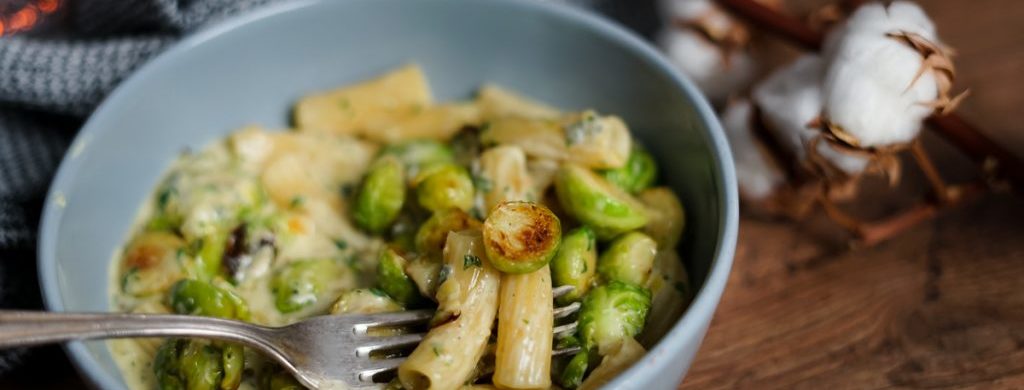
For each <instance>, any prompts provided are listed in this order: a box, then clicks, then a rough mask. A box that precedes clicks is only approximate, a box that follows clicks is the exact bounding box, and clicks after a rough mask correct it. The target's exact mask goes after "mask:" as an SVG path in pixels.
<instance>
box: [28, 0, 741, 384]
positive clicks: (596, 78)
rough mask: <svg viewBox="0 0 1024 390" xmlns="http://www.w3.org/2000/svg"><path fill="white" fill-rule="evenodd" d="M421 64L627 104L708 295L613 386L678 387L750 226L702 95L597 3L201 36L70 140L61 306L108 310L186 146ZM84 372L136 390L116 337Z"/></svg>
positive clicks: (59, 235)
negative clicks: (144, 207) (130, 244)
mask: <svg viewBox="0 0 1024 390" xmlns="http://www.w3.org/2000/svg"><path fill="white" fill-rule="evenodd" d="M408 62H417V63H419V64H421V65H422V66H423V68H424V69H425V71H426V73H427V76H428V78H429V80H430V82H431V84H432V86H433V89H434V93H435V95H436V96H437V97H438V98H439V99H441V100H445V99H458V98H467V97H469V96H470V94H471V93H472V92H473V91H474V90H475V89H476V88H477V87H478V86H480V85H481V84H482V83H484V82H496V83H498V84H501V85H505V86H507V87H510V88H512V89H514V90H518V91H522V92H524V93H525V94H526V95H528V96H532V97H536V98H538V99H540V100H543V101H547V102H550V103H552V104H554V105H557V106H560V107H564V108H566V109H582V108H586V107H593V108H596V109H598V110H600V111H603V112H608V113H616V114H618V115H620V116H622V117H623V118H625V119H626V121H627V123H629V124H630V126H631V128H632V129H633V130H634V133H635V135H636V136H638V137H639V138H640V139H641V141H642V142H643V143H644V144H645V145H647V146H649V148H650V149H651V151H652V152H653V153H654V155H655V156H656V157H657V159H658V160H659V162H660V166H661V169H662V180H663V181H664V182H665V183H666V184H668V185H670V186H672V187H673V188H674V189H675V191H676V192H677V193H678V194H679V195H680V197H681V198H682V200H683V202H684V204H685V206H686V208H687V221H686V225H687V230H686V231H687V233H686V236H685V237H684V243H683V244H682V245H681V246H680V248H679V250H680V251H681V253H680V254H681V255H682V258H683V259H685V261H686V266H687V268H688V269H689V270H690V273H691V274H690V275H691V278H692V279H693V280H692V282H693V284H694V286H695V287H696V288H697V295H696V299H695V300H694V302H693V304H692V306H691V307H690V308H689V309H688V310H687V311H686V313H685V315H684V316H683V317H682V318H681V319H680V320H679V322H678V323H677V324H676V325H675V327H674V328H673V329H672V330H671V331H670V332H669V333H668V334H667V335H666V336H665V337H664V338H663V339H662V340H661V341H660V342H659V343H658V344H657V346H655V347H654V348H653V349H652V350H651V351H650V353H649V354H647V355H646V356H645V357H644V358H643V359H642V360H641V361H640V362H639V363H637V364H636V365H635V366H634V367H632V368H631V369H629V370H628V371H626V372H625V373H623V374H622V375H621V376H620V377H619V378H617V380H615V382H613V383H612V385H613V386H612V387H616V388H637V389H654V388H666V389H667V388H672V387H674V386H675V385H676V384H677V383H678V382H679V381H680V379H681V378H682V376H683V374H684V373H685V372H686V370H687V368H688V367H689V365H690V361H691V360H692V359H693V356H694V354H695V353H696V351H697V348H698V347H699V346H700V343H701V340H702V338H703V336H704V332H705V331H706V330H707V327H708V323H709V322H710V321H711V316H712V314H713V312H714V310H715V306H716V305H717V304H718V299H719V297H720V296H721V294H722V289H723V288H724V287H725V282H726V277H727V274H728V273H729V268H730V265H731V263H732V256H733V249H734V245H735V241H736V228H737V208H738V207H737V195H736V184H735V175H734V172H733V167H732V162H731V158H730V154H729V148H728V145H727V144H726V141H725V138H724V137H723V134H722V130H721V129H720V127H719V124H718V122H717V120H716V119H715V115H714V113H713V112H712V110H711V108H710V107H709V106H708V104H707V102H706V101H705V100H704V98H703V97H702V96H701V94H700V92H698V90H697V89H696V88H695V87H694V86H693V84H692V83H690V82H689V81H687V80H686V78H685V77H683V76H681V75H680V74H679V73H677V72H676V71H675V70H673V69H672V67H671V66H670V65H669V63H668V62H667V61H666V60H665V59H664V58H663V57H662V56H661V55H660V54H658V53H657V52H656V51H655V49H654V48H652V47H651V46H650V45H649V44H647V43H646V42H644V41H642V40H641V39H640V38H638V37H637V36H635V35H633V34H632V33H630V32H627V31H625V30H624V29H622V28H621V27H618V26H617V25H615V24H613V23H610V22H608V21H606V20H605V19H602V18H600V17H598V16H595V15H592V14H589V13H586V12H584V11H580V10H577V9H573V8H569V7H567V6H562V5H557V4H551V3H548V2H540V1H525V0H490V1H473V0H435V1H402V0H349V1H329V0H306V1H298V2H292V3H286V4H280V5H276V6H272V7H268V8H264V9H261V10H259V11H256V12H252V13H249V14H246V15H243V16H241V17H237V18H234V19H231V20H228V21H225V22H223V23H219V24H217V25H215V26H212V27H210V28H207V29H205V30H204V31H201V32H198V33H196V34H193V35H192V36H190V37H188V38H187V39H185V40H183V41H182V42H181V43H179V44H178V45H177V46H175V47H174V48H172V49H171V50H168V51H167V52H166V53H164V54H163V55H161V56H159V57H158V58H157V59H155V60H153V61H152V62H150V63H149V64H147V65H146V66H145V67H143V68H142V69H141V70H139V71H138V72H137V73H135V74H134V75H133V76H132V77H130V78H129V79H128V80H127V81H125V82H124V83H123V84H122V85H121V86H120V87H119V88H118V89H117V90H116V91H115V92H114V93H113V94H111V95H110V97H109V98H107V100H106V101H105V102H104V103H103V105H102V106H100V108H99V109H98V110H97V111H96V113H95V114H93V116H92V117H91V118H90V119H89V121H88V122H87V123H86V125H85V127H84V128H83V129H82V131H81V133H79V135H78V138H77V139H76V140H75V142H74V143H73V144H72V146H71V148H70V150H69V151H68V154H67V156H65V158H64V162H63V163H62V164H61V166H60V170H59V171H58V173H57V178H56V180H55V181H54V183H53V186H52V188H51V189H50V193H49V196H48V199H47V202H46V208H45V211H44V213H43V220H42V227H41V229H40V230H41V232H40V235H41V239H40V242H39V261H40V263H39V273H40V278H41V283H42V289H43V295H44V297H45V300H46V304H47V306H48V308H49V309H50V310H53V311H109V310H110V306H109V299H108V291H109V286H108V280H109V278H108V270H109V265H110V260H111V258H112V254H113V253H114V251H115V249H116V248H117V247H118V246H119V245H120V244H121V243H122V242H123V241H124V240H125V238H126V236H127V234H128V232H129V229H130V227H131V225H132V221H133V218H134V217H135V214H136V211H137V210H138V207H139V205H141V204H142V203H143V201H144V200H145V199H146V197H147V196H148V195H149V194H150V191H152V189H153V188H154V186H155V185H156V184H157V181H158V179H159V178H160V177H161V174H162V172H164V170H165V169H166V168H167V167H168V164H169V163H170V162H171V161H172V160H173V159H174V158H175V157H176V156H178V154H179V152H180V151H181V150H182V149H183V148H185V147H190V148H193V149H195V148H200V147H202V146H204V145H206V144H207V143H209V142H210V141H213V140H215V139H217V138H220V137H222V136H224V135H225V134H227V133H228V132H229V131H231V130H233V129H236V128H238V127H240V126H242V125H245V124H250V123H260V124H263V125H266V126H269V127H284V126H286V125H287V120H288V118H289V115H288V114H289V108H290V107H291V106H292V103H294V102H295V101H296V99H298V98H299V97H300V96H302V95H303V94H306V93H309V92H310V91H316V90H322V89H325V88H330V87H334V86H339V85H345V84H347V83H351V82H353V81H356V80H360V79H363V78H366V77H369V76H372V75H374V74H377V73H380V72H382V71H385V70H388V69H391V68H394V67H396V66H398V65H401V64H405V63H408ZM68 350H69V352H70V354H71V357H72V359H73V360H74V361H75V363H76V364H77V365H78V367H79V368H80V369H81V371H82V373H84V375H85V376H87V377H88V378H89V380H91V381H92V382H94V383H95V384H96V385H98V386H100V387H102V388H110V389H113V388H123V387H124V384H123V382H122V380H121V378H120V374H119V372H118V370H117V367H116V366H115V364H114V362H113V361H112V360H111V357H110V355H109V353H108V351H107V348H106V345H105V344H104V343H102V342H88V343H72V344H70V345H68Z"/></svg>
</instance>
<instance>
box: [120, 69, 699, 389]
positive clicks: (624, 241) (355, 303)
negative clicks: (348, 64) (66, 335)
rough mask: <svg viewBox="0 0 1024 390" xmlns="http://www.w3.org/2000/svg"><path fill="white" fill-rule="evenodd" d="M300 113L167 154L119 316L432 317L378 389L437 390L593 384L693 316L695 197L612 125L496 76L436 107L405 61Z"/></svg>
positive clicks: (220, 367)
mask: <svg viewBox="0 0 1024 390" xmlns="http://www.w3.org/2000/svg"><path fill="white" fill-rule="evenodd" d="M292 123H293V127H294V129H291V130H288V131H271V130H268V129H264V128H261V127H259V126H250V127H245V128H242V129H239V130H236V131H234V132H232V133H231V134H230V135H228V136H227V137H226V138H225V139H223V140H219V141H218V142H215V143H213V144H211V145H209V146H207V147H205V148H204V149H202V150H199V151H195V152H185V153H183V155H182V156H181V157H180V158H179V159H177V160H176V161H175V162H174V163H173V164H172V166H171V167H170V168H169V170H168V171H167V173H166V174H165V176H164V177H163V178H162V179H161V181H160V184H159V185H158V186H157V188H156V189H155V191H154V193H153V195H152V196H151V197H150V198H149V200H148V201H147V203H146V204H145V205H143V206H142V208H141V211H140V213H139V217H138V222H137V225H136V227H135V228H134V229H133V230H132V232H131V234H130V236H129V239H128V240H127V242H126V244H125V245H124V247H123V248H122V249H121V250H119V252H118V253H117V254H116V255H115V259H114V263H113V266H112V267H111V268H112V271H111V277H112V283H111V286H112V290H113V291H111V296H112V302H113V307H114V308H115V310H119V311H123V312H134V313H179V314H191V315H201V316H214V317H219V318H226V319H234V320H242V321H248V322H252V323H257V324H262V325H268V326H282V325H286V324H289V323H293V322H296V321H299V320H302V319H304V318H307V317H310V316H315V315H344V314H353V313H361V314H367V313H381V312H392V311H401V310H406V309H432V310H434V311H435V314H434V316H433V319H432V320H431V321H430V324H429V328H428V329H424V331H426V332H427V333H426V336H425V338H424V340H423V341H422V342H421V343H419V344H418V345H417V346H415V349H411V351H410V350H407V351H404V352H402V355H408V358H407V359H406V360H405V361H404V362H403V363H402V364H401V366H400V367H399V369H398V370H397V373H394V374H392V377H391V378H383V379H382V383H381V387H382V388H389V389H410V390H412V389H442V390H444V389H457V388H464V387H465V388H471V387H497V388H508V389H547V388H596V387H599V386H600V385H601V384H602V383H606V382H607V381H608V380H610V379H611V378H612V377H614V376H615V375H616V374H618V373H619V372H621V371H622V370H623V369H625V368H627V367H629V365H630V364H632V363H633V362H635V361H636V360H637V359H638V358H639V357H640V356H642V355H643V353H644V351H645V346H646V347H648V348H649V347H650V346H651V345H652V344H653V343H654V342H655V341H656V340H657V339H658V338H659V337H661V335H662V334H663V333H664V332H665V331H666V330H667V329H668V328H669V327H670V326H671V325H672V324H674V323H675V321H676V320H677V318H678V317H679V316H680V314H681V313H682V312H683V310H685V308H686V305H687V303H688V300H689V297H690V290H689V288H688V286H689V282H688V277H687V275H686V271H685V269H684V268H683V263H682V262H681V260H680V259H679V257H678V255H677V253H676V251H675V247H676V245H677V243H678V242H679V240H680V237H681V235H682V232H683V224H684V220H685V218H684V211H683V206H682V205H681V204H680V201H679V200H678V198H677V196H676V194H674V193H673V192H672V191H671V190H670V189H668V188H667V187H663V186H658V185H657V163H656V162H655V159H654V158H653V157H652V156H651V155H650V154H649V153H648V152H647V151H646V150H645V148H644V147H643V146H642V145H640V143H639V142H637V141H636V140H635V139H634V138H633V136H632V135H631V133H630V130H629V128H628V126H627V125H626V123H625V122H624V121H623V120H622V119H620V118H619V117H616V116H614V115H608V114H604V113H598V112H596V111H593V110H584V111H580V112H566V111H561V110H558V109H555V108H553V107H551V106H548V105H546V104H544V103H540V102H536V101H532V100H529V99H527V98H525V97H523V96H522V95H520V94H518V93H516V92H512V91H511V90H508V89H504V88H502V87H499V86H495V85H484V86H483V87H481V88H480V89H479V91H478V93H477V94H476V96H475V97H474V98H473V99H471V100H468V101H463V102H451V103H447V102H446V103H439V102H435V101H434V100H433V97H432V96H431V92H430V88H429V85H428V83H427V80H426V78H425V76H424V74H423V72H422V71H421V69H420V68H418V67H417V66H414V65H409V66H405V67H401V68H399V69H396V70H393V71H391V72H390V73H387V74H384V75H381V76H378V77H376V78H374V79H370V80H366V81H363V82H360V83H357V84H354V85H351V86H347V87H343V88H339V89H335V90H330V91H325V92H320V93H315V94H312V95H308V96H305V97H303V98H302V99H300V100H299V101H298V102H297V103H296V105H295V107H294V111H293V121H292ZM560 286H571V287H572V288H571V289H569V290H570V292H569V293H568V294H565V295H560V296H558V297H557V298H556V297H554V296H553V294H552V289H553V288H556V287H560ZM568 305H579V311H578V312H577V313H576V314H575V315H572V316H570V317H568V318H558V319H556V318H555V316H554V315H553V311H554V309H555V308H557V307H565V306H568ZM652 307H653V308H656V310H652V309H651V308H652ZM564 324H575V326H571V327H567V328H565V329H568V330H567V331H563V332H558V333H557V334H556V333H555V332H554V328H555V327H556V326H559V325H564ZM395 331H396V332H397V331H400V330H395ZM109 345H110V348H111V351H112V352H113V355H114V356H115V360H116V361H117V363H118V365H119V367H120V368H121V370H122V372H123V375H124V377H125V381H126V383H127V384H128V386H129V387H130V388H133V389H211V390H212V389H223V390H233V389H238V388H243V389H275V390H281V389H300V388H301V386H300V385H299V384H298V383H297V382H296V381H295V380H294V379H293V378H291V377H290V376H289V374H288V373H286V372H285V371H284V370H283V369H281V368H280V367H277V366H276V364H274V363H273V362H271V361H270V360H268V359H266V358H264V357H262V356H260V355H259V354H258V353H256V352H255V351H251V350H249V349H248V348H245V347H243V346H241V345H237V344H233V343H227V342H219V341H208V340H196V339H168V340H163V339H159V340H157V339H140V340H118V341H112V342H110V344H109ZM568 347H579V352H578V353H575V354H571V355H568V356H557V357H552V351H553V350H555V349H559V348H568Z"/></svg>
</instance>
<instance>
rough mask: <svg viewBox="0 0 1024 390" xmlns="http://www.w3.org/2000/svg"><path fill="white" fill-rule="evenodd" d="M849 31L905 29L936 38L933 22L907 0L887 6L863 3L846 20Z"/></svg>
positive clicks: (932, 38)
mask: <svg viewBox="0 0 1024 390" xmlns="http://www.w3.org/2000/svg"><path fill="white" fill-rule="evenodd" d="M846 27H847V29H848V30H849V32H851V33H866V32H874V33H882V34H883V35H884V34H885V33H887V32H892V31H906V32H911V33H914V34H918V35H921V36H923V37H925V38H926V39H928V40H933V41H934V40H936V38H937V37H936V35H935V24H934V23H932V21H931V19H929V18H928V15H927V14H925V13H924V10H922V9H921V7H920V6H918V5H917V4H914V3H912V2H908V1H896V2H893V3H892V4H890V5H889V6H888V7H886V6H884V5H882V4H879V3H871V4H865V5H864V6H861V7H860V8H858V9H857V11H856V12H854V13H853V15H850V18H849V19H848V20H847V22H846Z"/></svg>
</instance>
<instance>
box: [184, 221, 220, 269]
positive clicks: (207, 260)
mask: <svg viewBox="0 0 1024 390" xmlns="http://www.w3.org/2000/svg"><path fill="white" fill-rule="evenodd" d="M230 234H231V232H230V231H229V230H227V229H222V230H218V231H216V232H213V233H211V234H209V235H206V236H203V237H201V238H199V239H197V240H195V241H193V242H192V243H191V245H190V246H192V247H193V249H195V248H198V250H195V251H194V252H193V254H192V259H191V261H190V262H187V263H186V266H185V269H186V271H187V272H188V274H189V275H190V276H192V277H194V278H199V279H202V280H210V279H212V278H213V277H214V276H217V274H218V273H220V270H221V264H222V263H223V262H224V249H225V247H226V245H227V242H228V236H229V235H230Z"/></svg>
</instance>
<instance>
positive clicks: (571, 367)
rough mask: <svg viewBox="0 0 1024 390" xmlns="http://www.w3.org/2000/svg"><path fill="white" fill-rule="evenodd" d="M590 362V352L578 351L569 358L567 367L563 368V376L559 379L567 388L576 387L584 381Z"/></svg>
mask: <svg viewBox="0 0 1024 390" xmlns="http://www.w3.org/2000/svg"><path fill="white" fill-rule="evenodd" d="M589 364H590V354H589V353H588V352H587V351H582V352H577V353H576V355H574V356H573V357H572V359H571V360H569V363H568V364H566V366H565V369H564V370H562V377H561V378H560V379H561V380H560V381H559V382H560V383H561V384H562V387H564V388H566V389H575V388H577V387H579V386H580V383H583V376H584V375H586V373H587V366H588V365H589Z"/></svg>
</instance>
